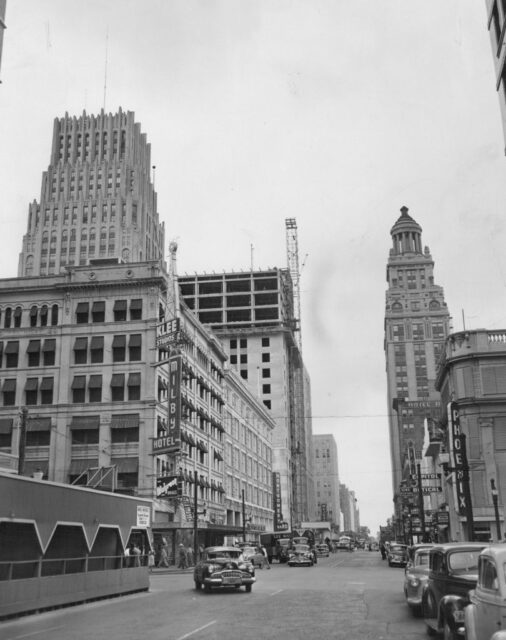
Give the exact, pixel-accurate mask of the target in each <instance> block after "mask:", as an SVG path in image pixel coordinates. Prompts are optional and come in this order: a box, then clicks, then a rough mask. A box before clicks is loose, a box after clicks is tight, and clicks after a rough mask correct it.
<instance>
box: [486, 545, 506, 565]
mask: <svg viewBox="0 0 506 640" xmlns="http://www.w3.org/2000/svg"><path fill="white" fill-rule="evenodd" d="M481 555H486V556H489V557H493V558H497V560H498V561H502V562H504V561H505V560H506V544H504V543H503V542H496V543H494V544H491V545H490V546H487V547H485V549H483V551H482V552H481Z"/></svg>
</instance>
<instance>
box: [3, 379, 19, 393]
mask: <svg viewBox="0 0 506 640" xmlns="http://www.w3.org/2000/svg"><path fill="white" fill-rule="evenodd" d="M2 391H3V392H4V393H14V392H15V391H16V380H15V378H7V380H4V386H3V389H2Z"/></svg>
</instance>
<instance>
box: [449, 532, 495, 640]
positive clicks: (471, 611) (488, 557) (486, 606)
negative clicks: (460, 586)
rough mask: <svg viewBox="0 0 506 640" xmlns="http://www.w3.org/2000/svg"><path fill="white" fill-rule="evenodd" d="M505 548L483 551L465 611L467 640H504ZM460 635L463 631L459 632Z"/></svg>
mask: <svg viewBox="0 0 506 640" xmlns="http://www.w3.org/2000/svg"><path fill="white" fill-rule="evenodd" d="M505 567H506V545H505V544H497V545H493V546H491V547H487V548H486V549H483V551H482V552H481V553H480V557H479V558H478V582H477V584H476V588H475V589H474V590H472V591H471V592H470V593H469V599H470V604H469V605H468V606H467V607H466V608H465V620H464V626H465V637H466V640H492V639H493V640H506V575H505ZM459 631H460V632H461V633H462V632H463V631H464V630H463V629H459Z"/></svg>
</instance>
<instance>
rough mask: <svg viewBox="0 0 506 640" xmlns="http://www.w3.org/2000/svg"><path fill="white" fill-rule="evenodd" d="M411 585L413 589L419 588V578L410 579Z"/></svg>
mask: <svg viewBox="0 0 506 640" xmlns="http://www.w3.org/2000/svg"><path fill="white" fill-rule="evenodd" d="M409 584H410V585H411V586H412V587H418V585H419V584H420V580H419V579H418V578H415V577H413V578H410V579H409Z"/></svg>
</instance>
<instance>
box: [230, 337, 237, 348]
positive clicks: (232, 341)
mask: <svg viewBox="0 0 506 640" xmlns="http://www.w3.org/2000/svg"><path fill="white" fill-rule="evenodd" d="M230 348H231V349H237V339H236V338H233V339H232V340H230Z"/></svg>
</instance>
